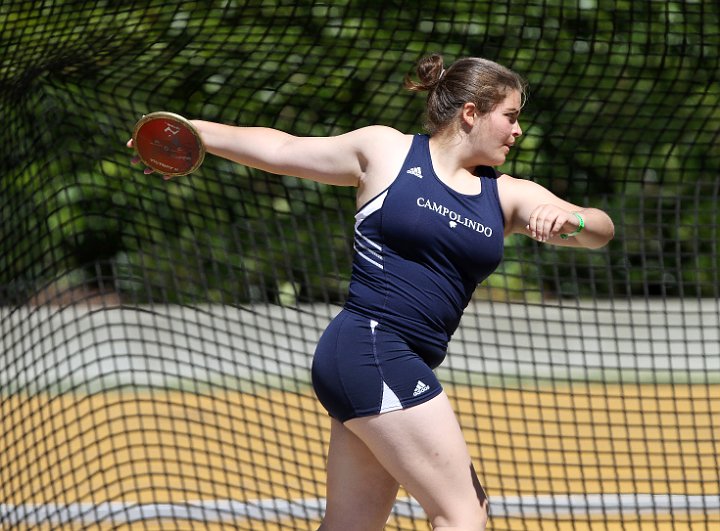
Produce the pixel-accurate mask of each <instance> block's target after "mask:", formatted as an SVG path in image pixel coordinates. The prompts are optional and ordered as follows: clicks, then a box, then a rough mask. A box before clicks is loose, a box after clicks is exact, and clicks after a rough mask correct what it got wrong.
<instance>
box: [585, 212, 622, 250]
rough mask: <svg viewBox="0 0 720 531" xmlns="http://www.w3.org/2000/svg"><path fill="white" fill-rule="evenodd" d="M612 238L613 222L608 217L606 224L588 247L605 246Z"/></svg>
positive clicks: (599, 247)
mask: <svg viewBox="0 0 720 531" xmlns="http://www.w3.org/2000/svg"><path fill="white" fill-rule="evenodd" d="M613 238H615V224H614V223H613V222H612V220H611V219H610V218H609V217H608V223H607V226H606V227H605V228H604V230H603V231H602V232H600V233H599V234H598V235H597V236H596V238H595V239H594V241H593V242H592V243H591V245H588V247H589V248H590V249H601V248H602V247H605V246H606V245H607V244H608V243H610V242H611V241H612V239H613Z"/></svg>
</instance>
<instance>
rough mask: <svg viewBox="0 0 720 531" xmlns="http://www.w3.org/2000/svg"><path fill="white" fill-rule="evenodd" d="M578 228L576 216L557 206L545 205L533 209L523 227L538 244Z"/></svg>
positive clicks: (578, 223)
mask: <svg viewBox="0 0 720 531" xmlns="http://www.w3.org/2000/svg"><path fill="white" fill-rule="evenodd" d="M579 226H580V221H579V220H578V218H577V216H575V214H573V213H572V212H571V211H567V210H565V209H564V208H561V207H559V206H557V205H553V204H550V203H546V204H543V205H539V206H537V207H535V208H534V209H533V210H532V212H530V218H529V220H528V224H527V226H526V227H525V228H526V229H527V230H528V231H530V236H532V237H533V238H534V239H536V240H537V241H539V242H546V241H548V240H550V239H551V238H554V237H555V236H558V235H559V234H563V233H571V232H573V231H575V229H577V228H578V227H579Z"/></svg>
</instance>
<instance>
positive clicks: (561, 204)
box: [498, 175, 615, 249]
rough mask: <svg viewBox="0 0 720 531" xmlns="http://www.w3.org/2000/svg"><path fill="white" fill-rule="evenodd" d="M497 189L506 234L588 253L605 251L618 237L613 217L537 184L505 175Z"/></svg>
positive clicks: (499, 180)
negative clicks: (596, 250)
mask: <svg viewBox="0 0 720 531" xmlns="http://www.w3.org/2000/svg"><path fill="white" fill-rule="evenodd" d="M498 185H499V186H498V189H499V193H500V200H501V203H502V205H503V212H504V214H505V224H506V230H505V232H506V234H525V235H527V236H529V237H531V238H533V239H535V240H537V241H540V242H545V243H551V244H553V245H564V246H569V247H586V248H589V249H597V248H599V247H603V246H604V245H606V244H607V243H608V242H609V241H610V240H612V238H613V237H614V235H615V226H614V224H613V222H612V220H611V219H610V216H608V215H607V214H606V213H605V212H603V211H602V210H600V209H598V208H591V207H581V206H578V205H575V204H573V203H570V202H568V201H565V200H564V199H560V198H559V197H557V196H556V195H555V194H553V193H552V192H550V191H549V190H547V189H546V188H544V187H542V186H540V185H539V184H537V183H534V182H532V181H527V180H523V179H515V178H513V177H511V176H509V175H502V176H501V177H500V178H499V179H498ZM581 225H582V227H581ZM578 231H579V232H578ZM574 233H575V234H574ZM562 235H566V236H567V235H572V236H570V237H565V238H563V236H562Z"/></svg>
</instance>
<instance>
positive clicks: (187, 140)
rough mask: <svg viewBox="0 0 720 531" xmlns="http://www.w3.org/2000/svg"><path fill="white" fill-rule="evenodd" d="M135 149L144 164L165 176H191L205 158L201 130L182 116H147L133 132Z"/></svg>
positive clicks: (154, 114)
mask: <svg viewBox="0 0 720 531" xmlns="http://www.w3.org/2000/svg"><path fill="white" fill-rule="evenodd" d="M132 138H133V147H134V148H135V149H136V150H137V155H138V158H139V159H140V161H141V162H142V163H143V164H145V166H147V167H148V168H150V169H151V170H154V171H156V172H158V173H162V174H163V175H170V176H178V175H187V174H188V173H192V172H194V171H195V170H197V169H198V168H199V167H200V165H201V164H202V162H203V159H204V158H205V145H204V144H203V142H202V139H201V138H200V133H198V130H197V129H196V128H195V126H193V124H191V123H190V121H189V120H187V119H186V118H183V117H182V116H180V115H179V114H174V113H171V112H162V111H161V112H152V113H150V114H146V115H145V116H143V117H142V118H140V120H138V122H137V124H135V129H134V131H133V136H132Z"/></svg>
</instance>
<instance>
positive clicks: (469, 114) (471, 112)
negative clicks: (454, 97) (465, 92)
mask: <svg viewBox="0 0 720 531" xmlns="http://www.w3.org/2000/svg"><path fill="white" fill-rule="evenodd" d="M460 115H461V116H462V121H463V123H464V124H465V125H467V126H469V127H472V126H473V124H474V123H475V120H476V118H477V107H476V106H475V104H474V103H472V102H469V101H468V102H466V103H465V105H463V107H462V111H461V113H460Z"/></svg>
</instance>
